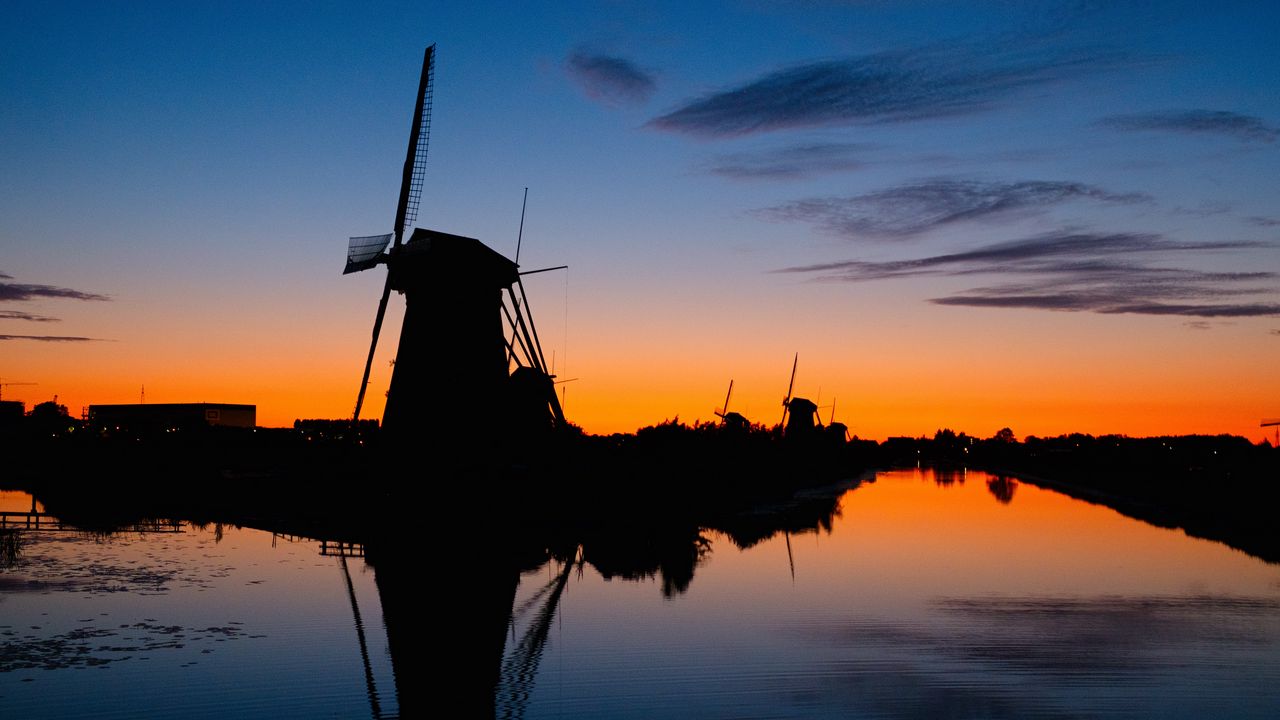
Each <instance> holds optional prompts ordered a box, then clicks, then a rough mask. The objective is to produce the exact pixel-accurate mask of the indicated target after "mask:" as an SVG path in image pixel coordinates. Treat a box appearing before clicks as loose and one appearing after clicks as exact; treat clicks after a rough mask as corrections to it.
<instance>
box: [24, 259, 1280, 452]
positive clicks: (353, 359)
mask: <svg viewBox="0 0 1280 720" xmlns="http://www.w3.org/2000/svg"><path fill="white" fill-rule="evenodd" d="M375 279H376V278H375ZM537 291H538V289H537V288H532V287H531V294H532V293H536V292H537ZM805 291H806V292H809V291H810V290H809V289H808V288H807V287H806V288H805ZM532 299H533V302H534V303H535V305H536V306H537V309H536V315H537V318H538V321H539V322H540V323H541V324H542V325H541V328H540V330H541V333H542V341H543V344H544V349H545V351H546V354H547V356H548V361H550V359H551V357H552V356H553V354H554V355H555V356H556V357H557V362H558V364H559V368H558V370H557V372H558V375H559V376H560V377H561V378H578V380H576V381H574V382H571V383H567V384H565V385H562V386H558V389H559V390H560V391H561V392H563V393H564V399H565V409H566V414H567V416H568V417H569V419H570V420H571V421H572V422H574V423H576V424H578V425H580V426H581V427H583V428H584V429H585V430H586V431H588V432H592V433H613V432H631V431H634V430H636V429H637V428H639V427H643V426H646V425H651V424H655V423H660V422H663V421H664V420H668V419H674V418H676V417H679V419H680V420H681V421H683V422H688V423H692V422H694V421H695V420H699V419H700V420H703V421H712V420H715V416H714V414H713V410H714V409H715V408H717V407H719V406H720V405H721V404H723V402H724V395H725V390H726V389H727V386H728V383H729V380H730V379H733V380H734V391H733V397H732V399H731V401H730V408H731V409H732V410H735V411H738V412H741V413H743V414H745V415H746V416H747V417H748V418H749V419H750V420H752V421H753V422H757V423H761V424H764V425H774V424H776V423H777V422H778V421H779V420H780V418H781V414H782V405H781V401H782V398H783V396H784V395H785V393H786V386H787V379H788V374H789V372H790V364H791V359H792V356H793V353H794V352H796V350H797V349H799V352H800V361H799V369H798V372H797V377H796V388H795V395H797V396H800V397H807V398H809V399H811V400H815V401H817V402H818V403H819V405H821V406H822V407H823V409H822V410H821V415H822V418H823V421H824V422H826V421H829V420H830V419H831V407H830V406H831V403H832V401H833V400H834V402H835V411H836V412H835V419H836V420H837V421H840V422H844V423H846V424H847V425H848V426H849V429H850V432H851V433H852V434H854V435H857V436H859V437H862V438H868V439H875V440H883V439H884V438H886V437H890V436H900V435H907V436H917V437H918V436H920V435H929V436H931V435H932V434H933V432H934V431H935V430H937V429H939V428H943V427H948V428H951V429H953V430H956V431H964V432H967V433H969V434H971V435H975V436H978V437H989V436H991V435H993V434H994V433H995V432H996V431H997V430H999V429H1000V428H1002V427H1006V426H1007V427H1010V428H1012V429H1013V430H1014V432H1015V434H1016V435H1017V436H1018V437H1019V438H1022V437H1025V436H1027V435H1040V436H1055V435H1060V434H1065V433H1071V432H1083V433H1088V434H1093V435H1102V434H1110V433H1115V434H1123V435H1130V436H1135V437H1137V436H1151V435H1181V434H1220V433H1229V434H1235V435H1241V436H1244V437H1246V438H1248V439H1250V440H1251V441H1254V442H1258V441H1261V440H1262V439H1264V438H1266V437H1269V436H1270V433H1268V432H1266V431H1265V430H1262V429H1260V428H1259V427H1258V422H1259V419H1260V418H1262V417H1268V416H1274V415H1277V414H1280V411H1278V409H1277V408H1276V407H1274V406H1273V405H1274V403H1271V404H1268V401H1269V400H1270V399H1274V398H1280V373H1276V372H1274V371H1273V368H1272V367H1271V365H1272V363H1271V360H1272V358H1273V353H1271V354H1269V353H1268V352H1267V350H1268V348H1269V346H1270V345H1274V341H1275V338H1273V337H1270V336H1268V335H1267V334H1265V333H1262V332H1259V326H1258V324H1257V323H1254V324H1245V323H1240V324H1239V325H1237V326H1231V327H1222V328H1217V329H1215V330H1213V331H1212V333H1213V339H1214V342H1213V343H1212V344H1209V343H1203V344H1197V343H1190V342H1189V340H1188V335H1189V334H1191V333H1192V332H1194V331H1188V330H1186V329H1185V328H1183V327H1181V326H1180V325H1178V324H1174V323H1170V324H1168V325H1167V326H1166V327H1163V328H1157V329H1156V330H1155V331H1152V330H1151V329H1150V326H1151V321H1150V320H1149V319H1146V318H1132V317H1109V316H1102V317H1099V316H1091V317H1085V316H1083V315H1081V314H1061V313H1023V314H1016V313H1015V314H1014V315H1013V316H1012V319H1011V320H1008V321H1006V320H1005V319H1004V317H1003V316H1000V317H996V316H994V315H992V316H990V318H989V319H990V320H991V321H992V322H995V321H1000V322H1002V323H1004V324H1003V325H1002V330H1003V332H1004V334H1003V335H1002V337H1001V340H1000V342H999V343H998V344H993V341H992V340H991V339H990V338H989V337H987V335H986V334H985V333H984V332H983V327H984V325H982V324H980V323H975V324H973V325H963V324H944V325H937V324H936V322H929V323H925V322H924V320H920V322H916V318H915V316H914V315H913V313H915V312H917V311H914V310H912V309H910V308H908V309H906V310H903V311H902V312H901V313H900V315H903V316H906V318H907V320H909V321H910V322H892V321H889V320H887V319H884V318H877V317H874V316H870V317H868V316H865V314H864V313H860V312H859V309H858V308H856V307H850V308H828V312H827V313H826V315H825V316H824V317H823V318H812V317H807V316H804V315H803V314H800V313H796V314H795V317H794V319H793V320H792V321H791V322H790V325H789V326H787V327H788V329H787V331H786V332H784V333H781V334H779V335H778V336H777V337H760V336H759V328H761V327H773V326H777V325H778V324H779V323H781V322H782V320H780V319H779V317H780V316H785V315H786V313H785V312H783V311H777V310H773V309H767V308H766V309H765V310H763V311H762V313H763V314H752V313H744V312H739V311H738V309H736V308H729V307H721V306H718V305H715V304H710V303H706V304H702V305H700V306H695V305H694V304H693V303H691V301H690V300H689V299H688V298H675V299H671V300H670V301H669V304H667V305H661V306H660V305H658V304H657V303H651V304H648V305H646V306H644V307H643V308H636V307H631V306H627V305H622V306H619V305H613V304H611V303H612V302H613V301H601V302H599V303H595V304H593V305H592V306H591V307H589V308H587V309H586V310H582V311H575V314H574V315H573V316H572V327H571V328H568V329H570V330H571V333H572V336H571V337H568V338H566V332H565V330H566V327H567V326H566V327H561V325H562V324H563V321H560V317H561V316H562V315H563V313H564V308H563V301H561V300H560V299H558V298H557V297H555V292H554V291H547V289H546V288H545V287H544V288H542V293H541V294H540V295H534V297H533V298H532ZM810 300H811V298H809V297H807V296H805V297H802V298H800V300H799V301H798V302H800V303H801V305H803V304H805V303H809V302H810ZM260 304H261V303H257V302H253V301H252V300H243V301H241V302H239V303H237V304H236V305H235V306H233V307H230V308H228V307H226V306H213V304H211V307H210V308H209V309H206V310H205V311H204V312H202V313H201V314H200V315H199V316H196V317H192V316H191V315H189V314H187V315H183V314H181V313H179V312H177V311H174V310H166V309H163V308H161V309H155V310H150V309H149V308H148V311H149V312H151V313H152V317H149V318H147V319H148V322H141V323H131V324H129V325H120V326H116V327H107V328H106V329H105V330H104V332H103V334H104V335H106V336H110V337H113V339H114V341H113V342H101V343H84V344H81V345H75V346H71V347H68V346H61V345H57V344H52V343H50V344H37V343H32V344H29V345H27V346H25V347H24V348H23V349H22V350H23V352H22V353H20V354H18V353H15V354H13V355H12V356H11V357H10V358H6V362H5V364H4V368H3V370H4V377H5V378H6V379H13V380H21V381H33V382H38V383H39V385H38V386H15V387H11V388H6V392H5V393H4V397H5V398H6V399H14V400H23V401H25V402H26V404H27V408H28V409H30V407H31V406H32V405H34V404H35V403H37V402H42V401H45V400H49V399H51V398H52V397H53V396H54V395H55V394H56V395H58V399H59V402H60V403H62V404H64V405H66V406H67V407H68V409H69V411H70V412H71V414H72V415H76V416H78V415H79V414H80V412H81V409H82V408H84V407H86V406H88V405H90V404H96V403H133V402H138V401H139V400H140V396H141V390H142V387H143V386H144V385H145V387H146V401H147V402H155V403H160V402H202V401H207V402H229V403H247V404H254V405H256V406H257V408H258V423H259V424H260V425H262V426H266V427H286V426H290V425H291V424H292V423H293V421H294V420H295V419H298V418H311V417H320V418H342V417H349V416H350V413H351V411H352V408H353V407H354V403H355V396H356V390H357V385H358V381H359V374H360V371H361V370H362V368H363V363H364V355H365V352H366V351H367V348H368V344H367V343H368V337H369V336H368V332H369V330H368V325H369V323H370V318H371V315H372V310H371V308H372V305H373V302H372V301H370V302H368V303H364V304H360V305H359V306H358V307H352V308H345V309H343V310H342V316H341V317H338V318H335V317H333V313H335V312H336V311H335V309H334V308H335V307H336V301H335V305H329V306H318V307H314V308H313V307H311V306H309V305H306V304H303V303H299V305H298V306H296V307H293V308H283V309H281V310H280V311H279V312H273V313H268V314H262V313H258V314H256V315H255V314H254V313H255V311H256V310H257V308H258V306H259V305H260ZM354 304H355V303H353V305H354ZM685 304H687V305H690V307H691V308H692V309H687V310H684V309H682V308H681V306H682V305H685ZM228 312H229V313H232V316H234V317H241V318H245V319H244V320H242V321H240V322H235V321H233V320H231V319H229V317H228V316H227V315H226V313H228ZM402 312H403V305H402V300H400V299H399V298H396V299H395V301H393V302H392V304H391V308H390V311H389V312H388V315H387V320H386V324H385V325H384V331H383V333H382V338H381V340H380V343H379V349H378V353H377V356H376V358H375V362H374V365H373V372H372V375H371V379H370V385H369V390H368V394H367V396H366V401H365V408H364V412H363V413H362V417H365V418H379V417H381V414H382V408H383V406H384V404H385V397H384V393H385V391H386V389H387V386H388V384H389V381H390V377H391V372H392V366H391V364H390V361H391V360H392V359H393V358H394V355H395V348H396V344H397V341H398V331H399V324H400V318H401V316H402ZM326 313H329V314H328V315H327V314H326ZM919 313H920V316H921V317H923V311H919ZM366 316H368V317H366ZM965 317H972V315H971V314H966V315H965ZM979 319H988V318H986V317H985V316H984V317H980V318H979ZM103 322H104V324H106V320H105V319H104V320H103ZM1140 325H1141V327H1142V328H1144V329H1145V335H1143V336H1141V337H1139V336H1138V334H1137V332H1136V330H1135V328H1138V327H1139V326H1140ZM708 327H712V328H717V332H718V333H719V336H718V337H711V336H709V335H708V334H707V333H706V331H705V330H704V328H708ZM831 327H839V328H841V332H839V333H832V332H831V331H830V328H831ZM925 327H927V328H928V331H927V332H925V331H924V328H925ZM156 328H161V330H160V331H157V329H156ZM1201 332H1203V331H1201ZM1195 337H1200V336H1194V335H1193V336H1192V339H1194V338H1195ZM871 338H874V339H875V340H874V342H873V341H871V340H870V339H871ZM1068 338H1076V339H1074V340H1068ZM1152 358H1157V359H1156V360H1153V359H1152ZM494 421H495V422H500V420H499V419H498V418H496V417H495V420H494Z"/></svg>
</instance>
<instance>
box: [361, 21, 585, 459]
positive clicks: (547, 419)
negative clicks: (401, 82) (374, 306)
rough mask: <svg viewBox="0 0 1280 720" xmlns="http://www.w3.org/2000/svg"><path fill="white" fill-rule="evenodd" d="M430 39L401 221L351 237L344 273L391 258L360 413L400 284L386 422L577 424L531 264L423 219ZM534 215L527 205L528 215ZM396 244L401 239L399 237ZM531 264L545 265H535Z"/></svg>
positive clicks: (467, 431) (444, 427) (439, 428)
mask: <svg viewBox="0 0 1280 720" xmlns="http://www.w3.org/2000/svg"><path fill="white" fill-rule="evenodd" d="M435 54H436V53H435V45H431V46H430V47H428V48H427V49H426V52H425V53H424V55H423V59H422V74H421V77H420V80H419V83H418V96H417V104H416V106H415V108H414V112H413V124H412V126H411V127H410V131H409V148H408V152H407V153H406V155H405V161H404V168H403V171H402V175H401V184H400V198H399V202H398V203H397V205H396V217H395V224H394V225H393V232H391V233H387V234H384V235H373V236H363V237H353V238H351V241H350V244H349V246H348V248H347V264H346V268H345V269H344V270H343V274H349V273H354V272H361V271H364V270H369V269H371V268H374V267H377V266H378V265H386V266H387V280H386V284H385V285H384V286H383V289H382V297H381V299H380V300H379V302H378V312H377V315H376V316H375V317H374V321H373V336H372V339H371V341H370V343H369V355H368V358H367V359H366V360H365V366H364V375H363V377H362V378H361V381H360V391H359V394H358V395H357V397H356V407H355V412H354V413H353V419H354V420H355V421H357V422H358V421H359V419H360V412H361V409H362V408H363V406H364V396H365V391H366V389H367V388H368V385H369V373H370V371H371V369H372V367H373V356H374V353H375V352H376V350H377V346H378V336H379V334H381V332H382V321H383V317H384V316H385V315H386V311H387V301H388V299H389V298H390V296H391V291H392V290H395V291H396V292H399V293H401V294H403V295H404V296H405V314H404V324H403V326H402V327H401V330H400V344H399V347H398V349H397V351H396V359H395V361H394V365H393V369H392V374H391V385H390V389H389V390H388V391H387V403H386V409H385V410H384V411H383V415H382V425H383V429H384V431H385V432H386V433H387V434H388V435H390V436H392V437H395V438H398V439H400V440H405V439H408V438H411V437H412V438H422V437H424V436H425V437H427V438H434V439H436V440H438V441H441V447H448V445H447V443H450V442H461V443H462V444H463V445H464V446H470V445H473V444H474V443H473V442H470V441H473V440H475V439H476V438H479V437H481V436H489V435H491V433H488V432H486V431H487V429H488V427H489V426H490V425H491V424H492V422H491V418H492V417H493V416H494V414H495V411H498V412H505V413H506V414H507V416H508V417H509V418H511V420H512V421H513V422H512V424H513V425H515V426H516V427H515V428H513V429H514V430H516V431H526V430H539V429H540V430H551V429H556V428H559V427H563V426H564V425H566V421H565V418H564V412H563V410H562V409H561V407H560V403H559V400H558V399H557V398H556V394H555V389H554V384H553V383H554V376H552V375H551V373H550V372H549V371H548V370H547V364H546V360H545V357H544V356H543V353H542V345H541V342H540V341H539V340H538V333H537V329H536V328H535V327H534V325H533V317H532V315H531V314H530V311H529V303H528V297H527V296H526V294H525V291H524V284H523V283H522V282H521V280H520V276H521V275H522V274H528V273H521V272H520V271H519V266H518V265H517V264H516V263H515V262H513V261H511V260H508V259H507V258H506V257H504V256H502V255H501V254H500V253H498V252H496V251H494V250H493V249H491V248H489V247H488V246H486V245H485V244H484V243H482V242H480V241H479V240H476V239H475V238H469V237H463V236H461V235H451V234H449V233H443V232H438V231H435V230H427V229H424V228H416V229H413V230H412V233H411V234H410V237H409V240H408V241H407V242H406V241H404V236H405V234H406V233H407V232H409V231H410V228H412V226H413V223H414V221H415V220H416V219H417V214H418V206H419V203H420V200H421V198H422V188H423V183H424V179H425V177H426V162H427V144H428V141H429V140H430V137H431V109H432V104H433V89H434V82H435ZM521 223H522V225H523V217H522V218H521ZM388 245H390V248H389V249H388ZM531 272H542V270H534V271H531Z"/></svg>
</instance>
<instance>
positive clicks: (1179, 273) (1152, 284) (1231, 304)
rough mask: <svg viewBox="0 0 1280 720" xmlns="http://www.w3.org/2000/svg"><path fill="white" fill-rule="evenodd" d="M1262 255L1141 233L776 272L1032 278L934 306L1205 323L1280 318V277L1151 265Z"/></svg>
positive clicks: (1045, 238) (1062, 236)
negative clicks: (1212, 255) (1279, 292)
mask: <svg viewBox="0 0 1280 720" xmlns="http://www.w3.org/2000/svg"><path fill="white" fill-rule="evenodd" d="M1263 247H1271V246H1270V245H1267V244H1264V243H1254V242H1201V243H1182V242H1176V241H1172V240H1169V239H1167V238H1164V237H1161V236H1159V235H1152V234H1136V233H1115V234H1094V233H1054V234H1047V235H1042V236H1038V237H1034V238H1026V239H1022V240H1016V241H1012V242H1004V243H994V244H990V245H986V246H983V247H980V248H977V249H974V250H970V251H966V252H960V253H948V254H942V255H931V256H926V257H921V258H914V259H908V260H891V261H882V262H873V261H864V260H850V261H846V262H837V263H825V264H821V265H805V266H797V267H790V268H783V269H781V270H778V271H776V272H783V273H801V274H808V275H811V276H812V277H814V278H815V279H818V280H822V281H828V282H866V281H871V280H886V279H899V278H908V277H920V276H941V277H974V276H982V275H998V276H1000V277H1005V278H1007V277H1021V278H1024V279H1025V280H1023V281H1018V282H1005V283H1001V284H997V285H989V286H983V287H977V288H973V289H970V290H966V291H962V292H960V293H957V294H954V295H949V296H945V297H939V298H933V299H931V300H930V302H932V303H935V304H938V305H958V306H966V307H995V308H1032V309H1039V310H1059V311H1074V312H1096V313H1104V314H1117V313H1132V314H1141V315H1179V316H1188V317H1198V318H1227V317H1270V316H1280V303H1277V302H1275V301H1274V297H1275V292H1274V289H1273V288H1274V281H1275V279H1276V274H1275V273H1273V272H1268V271H1249V272H1209V271H1203V270H1193V269H1188V268H1184V267H1165V266H1159V265H1154V264H1151V263H1150V262H1147V261H1149V260H1152V259H1160V260H1168V259H1170V258H1174V259H1176V258H1182V257H1187V256H1189V255H1191V254H1193V253H1200V254H1202V253H1206V252H1223V251H1229V250H1240V249H1250V248H1263Z"/></svg>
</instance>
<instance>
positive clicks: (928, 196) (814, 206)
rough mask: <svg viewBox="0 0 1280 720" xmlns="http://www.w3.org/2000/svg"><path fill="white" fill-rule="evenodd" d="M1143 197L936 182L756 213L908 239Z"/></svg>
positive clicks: (838, 232)
mask: <svg viewBox="0 0 1280 720" xmlns="http://www.w3.org/2000/svg"><path fill="white" fill-rule="evenodd" d="M1150 199H1151V198H1150V197H1149V196H1147V195H1144V194H1141V193H1113V192H1109V191H1107V190H1104V189H1102V188H1099V187H1096V186H1093V185H1086V184H1084V183H1077V182H1059V181H1043V180H1023V181H1018V182H984V181H978V180H960V179H952V178H934V179H930V180H924V181H921V182H916V183H907V184H904V185H898V186H896V187H891V188H888V189H885V190H877V191H875V192H871V193H866V194H863V195H854V196H851V197H828V198H811V199H807V200H797V201H795V202H791V203H787V204H785V205H779V206H776V207H772V208H764V209H761V210H757V211H755V214H756V215H757V216H758V217H761V218H762V219H765V220H771V221H783V222H806V223H811V224H813V225H816V226H817V227H818V229H819V230H821V231H822V232H824V233H827V234H829V235H834V236H836V237H843V238H849V239H854V238H863V237H868V236H870V237H880V238H890V239H901V238H908V237H912V236H916V235H921V234H923V233H926V232H929V231H931V230H935V229H937V228H941V227H944V226H947V225H950V224H952V223H957V222H963V221H973V220H985V219H991V218H995V217H997V216H1000V215H1003V214H1006V213H1010V212H1014V211H1036V210H1042V209H1045V208H1048V207H1050V206H1053V205H1058V204H1061V203H1065V202H1068V201H1073V200H1091V201H1095V202H1107V203H1121V204H1134V203H1142V202H1149V201H1150Z"/></svg>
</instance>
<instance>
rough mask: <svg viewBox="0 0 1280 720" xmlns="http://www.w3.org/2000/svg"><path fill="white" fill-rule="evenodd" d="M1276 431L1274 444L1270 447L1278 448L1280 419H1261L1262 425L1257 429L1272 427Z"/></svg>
mask: <svg viewBox="0 0 1280 720" xmlns="http://www.w3.org/2000/svg"><path fill="white" fill-rule="evenodd" d="M1272 426H1274V427H1275V429H1276V444H1275V445H1272V446H1271V447H1280V418H1262V424H1261V425H1259V427H1272Z"/></svg>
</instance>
